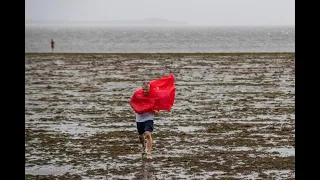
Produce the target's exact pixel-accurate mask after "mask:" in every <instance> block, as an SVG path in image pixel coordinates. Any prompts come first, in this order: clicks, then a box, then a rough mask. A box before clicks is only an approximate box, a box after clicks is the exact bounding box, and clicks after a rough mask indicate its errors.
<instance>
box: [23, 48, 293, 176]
mask: <svg viewBox="0 0 320 180" xmlns="http://www.w3.org/2000/svg"><path fill="white" fill-rule="evenodd" d="M171 73H173V74H174V75H175V79H176V81H175V86H176V99H175V103H174V106H173V107H172V109H171V111H170V112H166V111H162V112H160V114H159V115H158V116H156V118H155V120H154V123H155V125H154V132H153V150H152V157H153V159H151V160H149V159H145V158H144V157H142V154H141V145H140V143H139V139H138V134H137V130H136V124H135V114H134V112H133V110H132V109H131V107H130V104H129V100H130V98H131V96H132V94H133V92H134V91H135V90H136V89H137V88H139V87H140V85H141V82H142V81H144V80H153V79H156V78H160V77H162V76H164V75H169V74H171ZM25 179H77V180H78V179H79V180H80V179H137V180H138V179H139V180H141V179H146V180H150V179H295V53H171V54H170V53H159V54H157V53H151V54H148V53H132V54H130V53H128V54H125V53H122V54H121V53H119V54H116V53H115V54H108V53H105V54H103V53H93V54H90V53H83V54H81V53H79V54H77V53H53V54H51V53H25Z"/></svg>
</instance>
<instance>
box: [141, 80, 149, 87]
mask: <svg viewBox="0 0 320 180" xmlns="http://www.w3.org/2000/svg"><path fill="white" fill-rule="evenodd" d="M149 87H150V84H149V83H148V82H146V81H144V82H142V88H149Z"/></svg>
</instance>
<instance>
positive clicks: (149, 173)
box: [134, 156, 157, 180]
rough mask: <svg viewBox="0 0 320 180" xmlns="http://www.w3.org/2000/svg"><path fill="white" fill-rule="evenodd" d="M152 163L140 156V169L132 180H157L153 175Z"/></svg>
mask: <svg viewBox="0 0 320 180" xmlns="http://www.w3.org/2000/svg"><path fill="white" fill-rule="evenodd" d="M152 163H153V160H148V159H146V158H145V157H143V156H142V163H141V169H140V171H139V172H138V173H137V174H136V175H135V178H134V179H140V180H150V179H157V178H156V176H155V175H154V172H155V169H154V167H153V165H152Z"/></svg>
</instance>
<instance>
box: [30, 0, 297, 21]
mask: <svg viewBox="0 0 320 180" xmlns="http://www.w3.org/2000/svg"><path fill="white" fill-rule="evenodd" d="M147 18H164V19H168V20H172V21H184V22H187V23H188V24H191V25H295V1H294V0H25V19H26V20H70V21H111V20H143V19H147Z"/></svg>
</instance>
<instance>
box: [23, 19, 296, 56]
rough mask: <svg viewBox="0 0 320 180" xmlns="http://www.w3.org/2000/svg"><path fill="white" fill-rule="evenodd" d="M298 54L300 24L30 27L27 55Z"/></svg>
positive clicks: (27, 38)
mask: <svg viewBox="0 0 320 180" xmlns="http://www.w3.org/2000/svg"><path fill="white" fill-rule="evenodd" d="M51 39H54V41H55V49H54V52H57V53H198V52H295V26H99V25H85V26H84V25H35V24H30V25H27V24H26V25H25V52H38V53H46V52H51V44H50V42H51Z"/></svg>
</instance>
